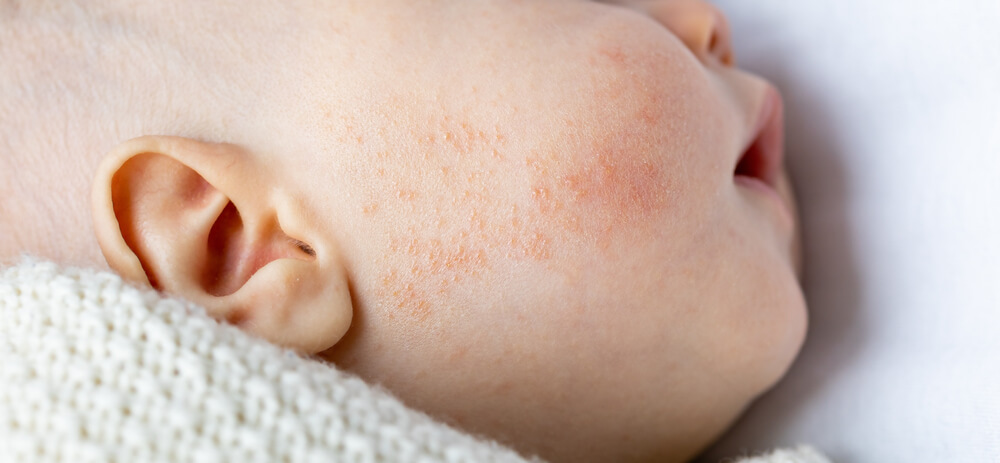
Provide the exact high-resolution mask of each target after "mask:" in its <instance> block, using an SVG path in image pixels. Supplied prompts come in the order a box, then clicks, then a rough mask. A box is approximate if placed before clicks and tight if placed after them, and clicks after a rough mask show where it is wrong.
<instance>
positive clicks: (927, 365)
mask: <svg viewBox="0 0 1000 463" xmlns="http://www.w3.org/2000/svg"><path fill="white" fill-rule="evenodd" d="M716 4H718V5H719V6H720V7H721V8H722V9H723V10H724V11H725V12H726V13H727V14H728V16H729V18H730V20H731V21H732V23H733V29H734V36H735V38H736V44H735V46H736V52H737V57H738V58H739V61H740V63H741V64H742V65H744V66H745V67H747V68H749V69H751V70H754V71H756V72H758V73H760V74H763V75H765V76H767V77H769V78H770V79H772V80H773V81H775V82H776V83H777V84H778V85H779V87H780V88H782V89H783V93H784V95H785V99H786V104H787V116H788V124H787V126H788V130H789V135H788V150H789V161H790V167H791V171H792V174H793V178H794V180H795V183H796V184H797V186H798V189H799V192H800V199H801V205H802V209H803V211H802V212H803V221H804V229H805V238H806V251H807V266H806V272H807V276H806V279H805V287H806V293H807V298H808V300H809V303H810V310H811V327H810V332H809V339H808V340H807V342H806V345H805V348H804V350H803V353H802V355H801V357H800V358H799V360H798V361H797V362H796V364H795V365H794V366H793V368H792V370H791V371H790V373H789V376H788V377H787V378H786V380H785V381H783V382H782V383H781V384H780V385H779V387H777V388H776V389H775V390H774V391H772V392H771V393H769V394H768V395H767V396H765V397H764V398H763V400H761V401H760V402H758V403H757V404H756V405H755V406H753V407H752V408H751V410H750V411H749V413H748V414H747V415H746V416H745V417H744V419H742V420H741V422H740V423H738V424H737V426H736V427H735V428H734V429H733V430H732V431H731V433H730V434H729V435H728V436H727V437H726V438H724V439H723V441H722V442H721V443H720V444H718V445H717V446H716V447H715V448H714V450H713V451H710V452H709V458H707V459H706V460H705V461H717V459H718V458H719V457H722V456H724V455H733V454H736V453H739V450H741V449H757V448H765V447H768V446H774V445H781V444H789V443H795V442H809V443H811V444H814V445H816V446H817V447H818V448H819V449H821V450H823V451H824V452H826V453H827V454H828V455H829V456H830V458H831V459H833V460H834V461H840V462H890V461H892V462H895V461H900V462H902V461H905V462H910V463H920V462H943V461H948V462H991V461H992V462H1000V244H998V242H1000V2H998V1H996V0H957V1H940V0H920V1H914V0H878V1H872V0H809V1H796V0H755V1H746V0H717V1H716Z"/></svg>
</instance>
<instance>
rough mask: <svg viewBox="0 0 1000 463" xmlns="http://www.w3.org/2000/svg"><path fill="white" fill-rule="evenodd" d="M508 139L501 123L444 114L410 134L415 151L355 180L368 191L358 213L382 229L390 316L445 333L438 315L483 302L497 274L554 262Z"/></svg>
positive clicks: (378, 162)
mask: <svg viewBox="0 0 1000 463" xmlns="http://www.w3.org/2000/svg"><path fill="white" fill-rule="evenodd" d="M442 113H444V111H442ZM508 137H509V133H508V131H507V130H506V129H505V128H504V127H502V126H501V125H499V124H496V123H492V124H482V123H477V122H476V121H475V120H474V118H459V117H454V116H450V115H449V116H437V117H433V118H429V122H428V123H426V124H423V125H418V126H416V127H415V128H413V129H412V130H411V131H410V133H409V134H407V137H406V138H407V141H406V143H403V144H402V146H405V147H408V148H409V149H407V150H405V151H404V150H399V149H385V150H379V151H377V152H376V153H375V154H374V156H372V157H371V158H370V160H371V162H370V163H365V165H364V166H363V167H364V168H363V169H357V170H356V172H355V173H354V174H352V175H353V176H355V178H358V179H365V182H366V183H367V184H368V185H369V187H368V188H366V191H364V193H363V195H362V196H363V197H362V198H361V201H360V203H359V209H358V210H357V211H356V216H357V217H359V220H361V221H362V222H365V223H367V224H369V226H370V227H371V229H372V230H379V231H380V233H378V234H376V235H374V236H371V237H370V239H371V240H372V241H373V242H375V243H378V248H379V249H380V251H379V252H380V254H379V256H378V258H377V262H376V263H377V266H376V268H377V269H378V272H379V277H378V281H377V289H376V292H375V293H376V297H377V301H378V305H379V307H380V309H381V310H383V314H384V316H386V317H387V318H390V319H398V321H401V322H406V323H421V324H424V325H428V327H431V326H437V324H436V323H434V322H433V320H435V319H439V318H440V317H438V315H441V314H447V313H450V309H453V308H463V309H464V308H468V307H470V306H473V305H475V304H477V303H482V301H481V300H470V299H469V297H470V295H472V294H477V292H478V294H489V292H490V287H491V285H495V284H496V281H495V280H496V275H495V270H496V269H497V268H509V263H510V262H518V261H532V262H544V261H547V260H549V259H550V258H551V257H552V255H553V244H552V241H551V239H550V235H549V234H548V233H547V232H546V231H545V230H544V228H541V227H539V226H538V225H539V224H538V222H537V220H535V217H534V215H535V213H534V211H533V206H532V205H531V204H530V203H529V202H528V201H527V200H525V199H524V198H523V195H522V193H523V191H522V190H521V189H522V188H523V187H522V185H524V184H526V182H527V180H526V179H525V178H524V176H523V175H524V172H523V169H521V168H520V167H518V166H520V165H521V164H519V162H520V163H523V156H522V157H521V158H520V159H521V160H520V161H517V160H515V159H513V158H515V157H516V156H517V155H516V153H513V152H512V149H511V148H510V147H509V146H508V141H507V140H508ZM477 288H478V289H477Z"/></svg>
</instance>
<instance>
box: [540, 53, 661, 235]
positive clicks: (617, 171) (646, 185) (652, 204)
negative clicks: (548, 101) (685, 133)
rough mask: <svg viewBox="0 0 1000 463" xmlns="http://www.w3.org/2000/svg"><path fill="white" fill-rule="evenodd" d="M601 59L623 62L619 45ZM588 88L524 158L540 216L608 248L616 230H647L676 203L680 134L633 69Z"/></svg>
mask: <svg viewBox="0 0 1000 463" xmlns="http://www.w3.org/2000/svg"><path fill="white" fill-rule="evenodd" d="M598 55H599V57H600V59H602V60H605V61H609V62H610V63H611V65H614V66H619V65H621V64H620V62H621V60H625V59H627V57H623V56H621V55H620V53H618V52H611V51H606V52H605V51H599V52H598ZM609 76H610V77H606V79H605V80H598V81H596V82H595V84H594V85H593V86H592V87H590V88H587V89H586V91H588V92H589V93H590V95H589V96H588V98H584V99H582V100H584V101H588V102H589V103H588V104H587V105H580V106H579V107H576V108H574V109H575V113H574V114H571V115H570V116H568V117H566V118H565V120H564V121H563V127H562V128H560V129H561V130H560V131H559V132H556V135H557V136H553V140H552V141H551V142H548V143H546V144H544V145H543V146H542V148H540V149H539V150H537V151H536V152H534V153H533V154H532V156H531V157H529V158H528V166H527V167H528V168H529V171H530V174H531V185H532V187H531V188H532V190H531V197H532V200H533V202H534V205H535V208H536V210H537V211H538V213H539V214H540V216H541V217H542V219H543V220H547V221H555V222H556V223H558V224H559V225H560V228H561V229H562V230H563V231H564V232H565V233H567V234H568V236H567V238H571V239H573V240H577V241H578V240H581V239H582V240H586V241H588V242H590V243H592V244H596V245H598V246H599V247H600V248H602V249H604V248H607V247H608V245H609V244H610V243H612V242H614V241H615V240H619V239H621V234H622V233H623V232H624V233H627V234H633V235H632V236H635V235H634V234H636V233H649V232H653V231H655V230H653V229H654V228H655V227H656V226H657V224H658V223H660V219H662V217H663V215H664V212H665V210H666V209H668V208H669V207H671V206H672V205H673V201H672V199H673V197H674V193H675V190H676V188H677V186H678V185H676V184H675V182H674V177H673V176H674V175H675V174H676V173H677V171H678V170H679V168H678V167H679V165H680V163H679V162H678V160H679V156H677V153H674V152H673V151H672V150H673V148H672V147H674V146H676V145H678V142H679V141H680V140H678V139H677V137H671V136H670V135H669V132H670V130H669V128H665V127H664V110H663V108H664V106H665V105H668V104H671V102H669V101H666V98H665V97H663V96H662V95H661V94H659V93H656V92H649V91H648V90H646V89H645V88H644V83H643V81H642V79H641V77H639V76H637V75H635V73H632V72H617V73H610V74H609Z"/></svg>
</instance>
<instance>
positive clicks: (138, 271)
mask: <svg viewBox="0 0 1000 463" xmlns="http://www.w3.org/2000/svg"><path fill="white" fill-rule="evenodd" d="M161 142H162V140H161V137H157V136H149V135H147V136H142V137H138V138H133V139H131V140H127V141H125V142H123V143H121V144H119V145H118V146H116V147H115V148H114V149H112V150H111V151H110V152H109V153H108V154H107V156H105V157H104V159H102V160H101V163H100V164H99V165H98V167H97V173H96V174H95V176H94V183H93V188H92V189H91V197H90V199H91V201H90V209H91V216H92V217H93V222H94V232H95V234H96V235H97V243H98V245H99V246H100V248H101V253H102V254H103V255H104V259H105V260H106V261H107V262H108V265H110V266H111V268H112V269H114V270H115V271H116V272H118V273H119V274H120V275H121V276H122V277H123V278H125V279H126V280H129V281H132V282H136V283H141V284H145V285H150V286H151V283H150V281H149V278H148V277H147V276H146V271H145V270H144V269H143V268H142V262H140V260H139V256H138V255H136V253H135V252H134V251H133V250H132V248H131V247H129V245H128V243H127V242H126V241H125V236H124V235H123V234H122V231H121V223H119V221H118V216H117V215H116V214H115V205H114V192H113V189H114V181H115V175H117V174H118V172H119V171H120V170H121V169H122V166H124V165H125V163H127V162H128V161H129V160H131V159H132V158H134V157H136V156H139V155H141V154H145V153H159V152H162V143H161Z"/></svg>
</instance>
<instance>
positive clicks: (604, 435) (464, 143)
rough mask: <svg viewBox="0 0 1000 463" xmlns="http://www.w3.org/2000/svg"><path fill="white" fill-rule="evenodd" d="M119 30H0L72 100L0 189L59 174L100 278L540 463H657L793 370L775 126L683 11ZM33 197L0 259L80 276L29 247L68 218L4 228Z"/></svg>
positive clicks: (699, 442) (236, 7) (696, 445)
mask: <svg viewBox="0 0 1000 463" xmlns="http://www.w3.org/2000/svg"><path fill="white" fill-rule="evenodd" d="M126 3H130V2H106V4H103V5H101V6H100V8H102V9H100V10H97V9H96V7H94V8H91V9H90V10H87V11H83V10H79V9H77V10H74V9H73V8H54V7H36V8H34V10H33V9H32V8H29V7H23V8H22V9H20V10H19V11H17V12H16V13H15V17H18V16H17V15H19V17H20V18H21V19H22V21H20V22H18V21H17V19H14V20H9V19H6V20H5V21H14V22H9V23H8V25H11V27H10V28H8V32H5V33H6V34H13V35H15V36H16V37H20V38H21V39H22V42H20V43H22V44H23V43H25V42H23V39H25V38H29V37H30V38H33V39H37V40H36V41H35V42H32V43H35V45H31V47H35V48H33V50H34V51H33V52H32V53H27V52H23V51H21V52H20V53H22V54H23V55H24V56H29V57H31V59H21V60H18V61H13V62H21V63H31V66H34V67H31V66H28V64H25V67H30V69H29V70H37V69H43V68H45V67H46V66H48V69H55V71H50V72H48V73H37V72H36V74H38V75H43V74H44V75H47V76H50V77H51V76H56V77H55V78H52V79H55V80H57V81H59V82H62V85H61V86H55V85H53V86H52V89H53V92H56V91H61V92H64V93H65V92H70V93H72V92H73V91H76V92H77V93H73V96H72V98H67V97H66V96H65V95H64V96H63V97H62V99H63V100H65V101H67V103H66V104H64V107H65V108H66V109H65V113H64V114H62V115H61V116H60V117H62V119H60V121H64V122H65V123H66V124H68V125H67V127H71V130H68V131H66V132H65V133H64V134H63V136H64V137H65V140H63V141H62V142H60V143H54V142H49V141H45V140H44V139H42V138H41V137H38V138H37V139H35V141H34V144H32V143H29V142H28V141H31V140H28V138H27V137H29V136H30V135H31V134H30V132H24V131H23V130H22V131H21V132H22V135H18V136H17V137H13V138H9V139H8V141H7V142H6V143H7V146H6V149H9V150H11V151H10V152H11V153H15V152H16V153H20V154H13V155H11V157H10V159H11V160H10V161H8V162H11V163H12V166H14V167H17V168H18V169H19V170H20V172H22V174H23V173H24V172H29V171H31V169H34V172H40V171H42V168H43V167H42V166H46V165H48V166H49V167H48V169H49V172H50V173H49V175H48V177H46V176H45V175H38V176H39V177H40V178H43V179H45V178H58V176H60V175H63V176H65V177H66V179H64V181H63V182H62V183H61V185H63V186H62V188H63V189H66V190H70V191H71V192H72V191H76V189H77V188H78V187H77V184H78V183H79V182H78V181H77V180H75V179H77V178H79V174H78V172H80V171H83V172H85V173H86V175H87V176H88V177H89V178H91V179H92V181H91V182H89V183H90V184H89V185H87V188H88V189H89V190H90V195H89V202H90V204H89V210H90V213H91V214H92V217H93V230H94V232H95V236H96V237H97V238H98V242H99V244H100V248H101V251H102V254H103V256H104V258H105V259H106V260H107V265H108V266H110V267H111V268H112V269H114V270H116V271H118V272H119V273H121V274H122V275H124V276H125V277H126V278H128V279H130V280H132V281H134V282H137V283H142V284H150V285H152V286H154V287H156V288H157V289H160V290H162V291H164V292H167V293H170V294H176V295H180V296H182V297H185V298H188V299H190V300H193V301H195V302H198V303H200V304H202V305H204V306H205V307H207V308H208V309H209V311H210V312H211V313H212V314H213V315H214V316H216V317H218V318H219V319H222V320H227V321H229V322H231V323H234V324H236V325H238V326H241V327H242V328H244V329H246V330H247V331H249V332H251V333H254V334H257V335H259V336H262V337H264V338H267V339H269V340H271V341H273V342H275V343H278V344H282V345H286V346H289V347H292V348H295V349H297V350H299V351H301V352H303V353H306V354H314V355H316V356H318V357H320V358H323V359H326V360H329V361H331V362H333V363H335V364H336V365H337V366H338V367H340V368H343V369H345V370H348V371H352V372H354V373H356V374H358V375H360V376H361V377H363V378H365V379H367V380H369V381H371V382H373V383H378V384H381V385H383V386H384V387H386V388H388V389H389V390H391V391H392V392H394V393H395V394H396V395H398V396H399V397H400V398H402V399H403V400H404V401H405V402H406V403H407V404H409V405H411V406H413V407H416V408H418V409H421V410H425V411H427V412H429V413H431V414H432V415H434V416H436V417H439V418H441V419H443V420H445V421H447V422H449V423H452V424H454V425H456V426H458V427H461V428H463V429H466V430H469V431H471V432H474V433H477V434H480V435H485V436H488V437H491V438H494V439H497V440H498V441H500V442H502V443H505V444H508V445H511V446H513V447H514V448H515V449H517V450H519V451H521V452H523V453H525V454H536V455H540V456H541V457H543V458H545V459H548V460H551V461H555V462H559V461H573V462H585V461H666V462H670V461H684V460H686V459H688V458H690V457H692V456H693V455H695V454H696V453H697V452H698V451H699V450H700V449H702V448H704V447H705V446H706V445H707V444H708V443H710V442H711V441H712V440H714V439H715V438H716V437H718V435H719V434H720V433H721V432H723V431H724V430H725V429H726V428H727V427H728V426H729V425H730V424H731V423H732V422H733V420H735V418H736V417H738V416H739V414H740V413H741V412H742V410H743V409H744V408H745V407H746V406H747V404H748V403H749V402H750V401H752V400H753V399H754V398H755V397H757V396H758V395H759V394H761V393H762V392H763V391H765V390H767V389H768V388H770V387H771V386H772V385H773V384H774V383H775V382H776V381H777V380H778V379H779V378H780V377H781V376H782V375H783V374H784V372H785V371H786V370H787V368H788V366H789V365H790V363H791V362H792V360H793V359H794V357H795V355H796V353H797V351H798V349H799V347H800V345H801V343H802V339H803V336H804V333H805V325H806V317H805V304H804V301H803V297H802V293H801V290H800V287H799V285H798V280H797V268H798V260H799V259H798V256H797V251H796V249H797V244H796V243H797V227H796V223H795V214H794V210H795V206H794V202H793V200H792V195H791V191H790V189H789V188H788V182H787V180H786V179H785V175H784V171H783V169H782V167H781V164H780V158H781V156H780V151H781V147H780V135H781V127H780V126H781V106H780V98H778V97H777V93H776V92H775V91H774V90H773V88H772V87H771V86H770V85H769V84H767V83H766V82H765V81H763V80H762V79H760V78H758V77H755V76H752V75H749V74H746V73H744V72H742V71H739V70H738V69H736V68H735V67H734V66H733V57H732V51H731V46H730V43H729V40H730V39H729V32H728V27H727V26H726V23H725V18H724V17H722V15H721V14H720V13H719V12H718V11H717V10H716V9H715V8H713V7H711V6H710V5H708V4H707V3H704V2H702V1H698V0H656V1H654V0H649V1H640V0H633V1H625V0H623V1H620V2H589V1H581V0H551V1H543V0H532V1H527V0H525V1H514V0H503V1H501V0H482V1H469V0H438V1H412V0H406V1H403V0H365V1H340V2H318V1H306V0H298V1H294V0H293V1H282V2H277V1H254V2H247V1H238V2H237V1H219V2H201V1H195V0H187V1H184V2H181V3H178V2H150V4H147V5H140V6H136V5H126ZM154 3H155V4H154ZM192 12H197V14H193V13H192ZM31 15H35V16H34V17H37V18H43V19H37V20H33V21H27V20H24V19H25V18H30V17H32V16H31ZM94 18H100V21H98V20H96V19H94ZM81 22H84V23H85V24H84V26H85V27H84V26H80V25H79V23H81ZM74 25H76V26H75V27H72V26H74ZM102 28H107V30H104V29H102ZM10 31H13V32H10ZM18 34H19V35H18ZM2 42H3V40H0V43H2ZM8 43H9V41H8ZM79 43H86V44H93V43H101V44H104V47H103V48H101V47H92V46H88V47H85V49H86V50H87V52H86V53H84V55H83V58H80V57H79V53H76V54H74V53H73V51H74V50H73V47H72V45H73V44H79ZM46 44H49V45H46ZM66 44H70V46H68V47H67V45H66ZM2 47H5V48H0V53H5V54H4V55H2V56H13V57H14V58H17V57H18V56H20V55H17V54H16V53H19V51H18V49H16V48H13V47H12V46H10V45H3V46H2ZM24 47H25V48H28V46H27V45H24ZM77 51H79V50H77ZM61 54H62V55H61ZM63 55H66V56H77V59H76V60H75V61H72V62H67V59H61V60H60V57H62V58H65V56H63ZM40 57H41V58H40ZM6 62H11V61H6ZM71 71H72V72H71ZM19 72H22V73H25V72H28V71H19ZM59 79H62V80H59ZM13 81H14V80H13V79H8V80H5V81H4V82H6V83H5V85H14V84H12V83H10V82H13ZM66 81H68V82H71V83H72V82H82V83H87V84H88V86H86V88H87V89H88V90H87V91H86V92H83V91H79V90H74V89H76V88H78V87H77V86H74V85H67V84H65V82H66ZM42 87H43V88H45V87H44V85H43V86H42ZM83 87H84V86H82V85H81V86H79V88H83ZM18 95H21V94H18ZM25 95H27V93H25ZM29 97H30V98H29ZM17 98H21V100H17ZM45 98H48V96H46V95H27V96H23V98H22V97H15V98H13V99H12V100H11V101H14V103H17V102H18V101H21V102H22V103H19V104H22V105H26V106H31V105H30V104H26V103H23V102H24V101H27V102H36V103H37V107H34V108H33V109H32V108H27V109H24V111H26V112H27V113H28V115H27V116H25V117H24V118H23V120H24V121H27V122H24V123H30V122H31V121H33V120H35V119H32V117H31V115H32V114H36V115H37V114H41V113H42V112H43V111H51V109H43V108H42V106H43V103H44V102H45V101H46V100H45ZM52 98H55V97H52ZM15 100H16V101H15ZM9 107H13V104H8V105H6V106H0V108H9ZM88 108H89V110H88ZM2 110H3V109H0V111H2ZM45 120H46V119H45V118H44V117H41V116H37V122H38V123H43V121H45ZM25 133H26V134H25ZM25 140H28V141H25ZM39 140H42V141H39ZM760 140H764V142H760ZM47 143H48V144H47ZM760 143H763V145H761V146H765V148H764V149H762V150H763V151H767V153H769V154H767V155H761V156H763V158H767V160H766V161H759V160H758V161H754V162H752V163H750V164H753V167H751V168H741V167H740V166H741V165H743V164H744V163H743V162H742V161H744V160H745V159H747V156H746V153H748V152H753V151H755V149H753V148H751V146H757V145H760ZM46 147H48V148H51V149H48V150H47V151H46V150H45V149H41V148H46ZM102 147H103V149H101V148H102ZM43 151H45V152H43ZM106 153H107V154H106ZM105 154H106V155H105ZM5 156H6V155H5ZM59 156H64V157H66V159H69V158H72V159H73V161H72V162H73V163H75V164H76V165H78V166H83V168H80V167H78V168H75V169H73V172H72V173H70V172H69V171H61V170H59V169H60V168H58V167H56V168H54V167H51V165H52V164H51V163H49V164H46V163H44V162H41V161H39V159H45V158H46V157H55V158H57V159H59ZM755 156H756V155H755ZM5 175H6V174H5ZM45 185H46V183H45V181H42V182H41V183H40V184H39V185H38V186H33V185H28V182H24V181H22V182H19V183H17V184H16V186H15V187H11V188H16V190H17V191H15V194H17V195H20V196H17V197H19V198H25V199H23V200H21V201H7V202H6V203H4V204H5V206H4V207H5V208H7V209H9V210H11V211H13V212H12V215H11V216H10V217H12V218H11V219H8V220H7V223H6V224H4V227H7V228H8V229H12V230H18V231H17V234H16V239H15V240H9V241H7V242H5V243H4V245H5V246H7V248H4V249H3V252H4V253H5V254H4V255H2V256H0V257H6V258H9V257H10V256H11V255H13V254H14V253H15V252H17V251H21V250H28V251H30V252H33V253H36V254H40V255H42V256H53V257H56V258H58V257H60V256H71V257H74V258H76V260H78V261H82V262H84V263H87V264H90V265H94V266H102V265H104V263H103V262H101V261H98V260H97V258H95V257H93V256H94V254H93V253H92V252H91V251H89V249H91V248H89V247H88V246H92V241H89V240H88V239H86V238H80V239H78V238H69V239H64V240H61V241H60V242H59V243H56V244H52V240H51V239H48V240H46V242H47V243H48V244H42V243H41V240H36V239H34V238H33V237H34V236H45V237H51V236H56V235H58V233H55V232H53V230H59V229H60V228H59V227H66V226H67V225H66V224H78V223H80V222H81V217H85V215H82V214H86V213H87V209H88V205H86V204H85V203H86V201H87V199H86V196H87V194H86V191H83V192H82V193H83V194H82V197H83V199H79V200H78V199H76V198H77V196H71V198H73V199H69V200H64V201H61V202H54V203H53V204H54V205H52V206H51V209H52V212H50V213H49V214H47V215H46V217H48V218H47V219H46V220H45V221H41V220H40V221H38V223H39V224H38V225H37V227H38V228H37V229H36V230H34V231H32V230H31V229H30V228H19V227H21V226H20V225H17V226H16V225H12V224H16V223H20V222H16V220H20V219H22V218H23V217H26V216H27V213H24V212H22V213H20V214H15V212H17V211H21V210H26V209H28V208H27V207H25V206H24V204H26V203H30V201H33V200H36V201H38V200H40V199H38V198H44V197H45V195H44V193H43V192H44V191H45V190H44V187H45ZM48 185H49V187H50V190H49V191H51V188H52V184H51V182H50V183H49V184H48ZM78 193H79V192H78ZM15 203H16V204H18V205H19V206H17V207H13V206H11V204H15ZM79 209H83V210H82V211H81V210H79ZM43 223H44V224H45V225H43ZM25 227H27V226H25ZM42 228H45V230H46V231H44V232H41V231H40V230H41V229H42ZM24 230H27V231H24ZM12 236H15V235H12ZM54 249H62V250H59V251H57V250H54ZM66 249H74V251H67V250H66Z"/></svg>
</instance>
